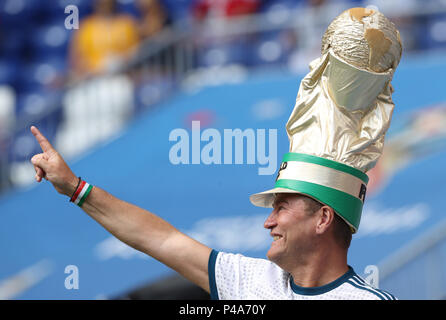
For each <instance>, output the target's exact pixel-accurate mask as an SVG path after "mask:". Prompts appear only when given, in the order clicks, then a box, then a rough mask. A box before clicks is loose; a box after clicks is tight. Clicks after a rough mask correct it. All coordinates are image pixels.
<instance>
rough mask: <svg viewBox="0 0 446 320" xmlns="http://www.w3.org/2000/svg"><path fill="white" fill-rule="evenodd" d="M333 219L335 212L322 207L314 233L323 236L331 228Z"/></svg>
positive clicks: (327, 207)
mask: <svg viewBox="0 0 446 320" xmlns="http://www.w3.org/2000/svg"><path fill="white" fill-rule="evenodd" d="M334 218H335V212H334V210H333V208H331V207H329V206H323V207H321V208H320V209H319V212H318V220H317V224H316V233H317V234H323V233H325V232H326V231H327V230H328V228H329V227H330V226H331V224H332V223H333V221H334Z"/></svg>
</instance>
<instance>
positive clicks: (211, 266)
mask: <svg viewBox="0 0 446 320" xmlns="http://www.w3.org/2000/svg"><path fill="white" fill-rule="evenodd" d="M217 256H218V251H216V250H212V251H211V254H210V255H209V261H208V277H209V289H210V291H211V299H212V300H219V298H218V290H217V282H216V281H215V263H216V262H217Z"/></svg>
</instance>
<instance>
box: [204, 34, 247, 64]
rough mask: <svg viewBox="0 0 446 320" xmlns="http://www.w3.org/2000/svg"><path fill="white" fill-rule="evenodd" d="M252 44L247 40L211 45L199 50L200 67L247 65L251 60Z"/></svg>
mask: <svg viewBox="0 0 446 320" xmlns="http://www.w3.org/2000/svg"><path fill="white" fill-rule="evenodd" d="M249 55H250V44H249V42H247V41H246V40H236V41H232V42H228V43H221V44H209V45H206V46H204V47H203V48H201V49H200V50H199V55H198V58H197V65H198V66H199V67H211V66H223V65H228V64H242V65H247V64H248V63H249V60H250V57H249Z"/></svg>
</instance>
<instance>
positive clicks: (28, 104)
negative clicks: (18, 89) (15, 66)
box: [16, 88, 62, 119]
mask: <svg viewBox="0 0 446 320" xmlns="http://www.w3.org/2000/svg"><path fill="white" fill-rule="evenodd" d="M61 103H62V93H61V92H59V91H55V90H53V91H51V90H42V89H40V90H39V89H37V88H36V89H35V90H34V91H28V92H22V93H20V94H19V95H18V96H17V102H16V117H17V118H18V119H33V118H36V117H39V116H40V115H41V114H43V113H44V112H47V111H48V110H50V109H52V108H53V107H55V106H56V105H58V104H59V105H60V104H61ZM59 109H61V108H59Z"/></svg>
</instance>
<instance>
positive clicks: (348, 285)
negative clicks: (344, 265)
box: [344, 273, 397, 300]
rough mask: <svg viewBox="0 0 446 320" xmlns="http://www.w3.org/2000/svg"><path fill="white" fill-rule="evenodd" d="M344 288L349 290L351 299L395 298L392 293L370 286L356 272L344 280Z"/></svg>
mask: <svg viewBox="0 0 446 320" xmlns="http://www.w3.org/2000/svg"><path fill="white" fill-rule="evenodd" d="M344 290H346V291H348V292H349V295H350V296H351V299H358V300H360V299H367V300H397V298H396V297H395V296H394V295H393V294H391V293H389V292H387V291H385V290H382V289H378V288H375V287H373V286H371V285H370V284H368V283H367V282H366V281H365V280H364V279H362V278H361V277H360V276H358V275H357V274H356V273H355V274H353V275H352V276H351V277H350V278H349V279H348V280H347V281H346V282H345V285H344Z"/></svg>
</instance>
